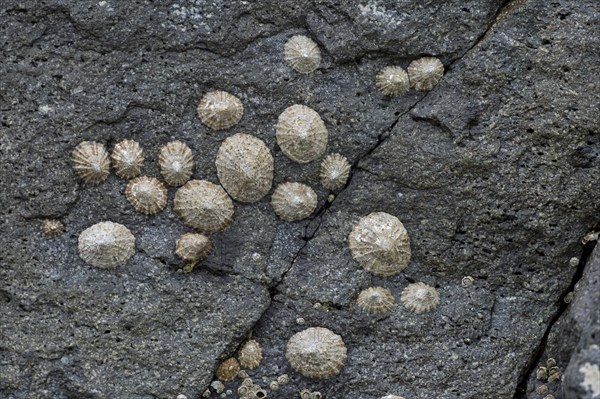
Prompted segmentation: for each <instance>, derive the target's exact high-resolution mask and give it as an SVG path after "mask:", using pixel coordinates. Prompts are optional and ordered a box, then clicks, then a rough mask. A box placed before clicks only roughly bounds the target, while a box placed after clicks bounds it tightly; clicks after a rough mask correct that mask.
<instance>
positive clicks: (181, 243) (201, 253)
mask: <svg viewBox="0 0 600 399" xmlns="http://www.w3.org/2000/svg"><path fill="white" fill-rule="evenodd" d="M212 249H213V246H212V242H211V241H210V238H208V237H207V236H205V235H204V234H197V233H186V234H184V235H182V236H181V237H179V239H178V240H177V244H176V247H175V254H176V255H177V256H179V257H180V258H181V259H182V260H184V261H186V262H202V261H203V260H204V259H206V258H207V257H208V255H210V253H211V252H212Z"/></svg>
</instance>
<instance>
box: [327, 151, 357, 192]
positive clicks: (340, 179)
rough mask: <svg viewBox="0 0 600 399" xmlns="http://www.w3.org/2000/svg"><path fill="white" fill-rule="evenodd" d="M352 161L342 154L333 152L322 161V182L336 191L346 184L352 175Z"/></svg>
mask: <svg viewBox="0 0 600 399" xmlns="http://www.w3.org/2000/svg"><path fill="white" fill-rule="evenodd" d="M350 168H351V166H350V162H348V159H346V157H345V156H343V155H341V154H331V155H328V156H327V158H325V159H324V160H323V162H322V163H321V176H320V177H321V184H322V185H323V187H325V188H326V189H327V190H331V191H335V190H338V189H340V188H342V187H344V186H345V185H346V183H347V182H348V177H350Z"/></svg>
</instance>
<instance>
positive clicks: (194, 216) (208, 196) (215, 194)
mask: <svg viewBox="0 0 600 399" xmlns="http://www.w3.org/2000/svg"><path fill="white" fill-rule="evenodd" d="M173 210H174V211H175V213H177V215H179V217H180V218H181V220H182V222H183V224H185V225H186V226H188V227H191V228H193V229H195V230H198V231H199V232H201V233H205V234H212V233H217V232H221V231H225V230H226V229H227V228H228V227H229V226H230V225H231V222H232V220H233V202H232V201H231V198H229V195H227V193H226V192H225V190H223V188H222V187H221V186H219V185H216V184H213V183H211V182H208V181H205V180H190V181H189V182H187V183H186V184H185V185H184V186H183V187H181V188H179V190H177V192H176V193H175V200H174V205H173Z"/></svg>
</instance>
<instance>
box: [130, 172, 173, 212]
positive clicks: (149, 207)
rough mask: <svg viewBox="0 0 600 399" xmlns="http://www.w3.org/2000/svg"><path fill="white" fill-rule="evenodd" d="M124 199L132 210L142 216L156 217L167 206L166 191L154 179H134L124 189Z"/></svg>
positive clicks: (143, 177) (144, 177) (145, 177)
mask: <svg viewBox="0 0 600 399" xmlns="http://www.w3.org/2000/svg"><path fill="white" fill-rule="evenodd" d="M125 197H126V198H127V201H129V203H130V204H131V206H133V209H135V210H136V211H138V212H140V213H143V214H144V215H156V214H157V213H159V212H160V211H162V210H163V209H164V208H165V206H166V205H167V189H166V188H165V185H164V184H162V183H161V182H160V181H159V180H158V179H157V178H155V177H148V176H142V177H136V178H135V179H133V180H130V181H129V183H127V186H126V187H125Z"/></svg>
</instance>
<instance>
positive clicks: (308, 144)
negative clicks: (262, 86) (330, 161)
mask: <svg viewBox="0 0 600 399" xmlns="http://www.w3.org/2000/svg"><path fill="white" fill-rule="evenodd" d="M327 137H328V133H327V128H326V127H325V123H324V122H323V119H321V117H320V116H319V114H318V113H317V112H316V111H315V110H313V109H311V108H309V107H307V106H306V105H300V104H295V105H292V106H291V107H288V108H286V109H285V110H284V111H283V112H282V113H281V115H279V119H278V120H277V126H275V138H276V140H277V144H278V145H279V148H281V151H283V153H284V154H285V155H286V156H287V157H288V158H289V159H291V160H292V161H294V162H297V163H308V162H311V161H314V160H315V159H317V158H319V157H320V156H321V155H323V154H324V153H325V149H326V148H327Z"/></svg>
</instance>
